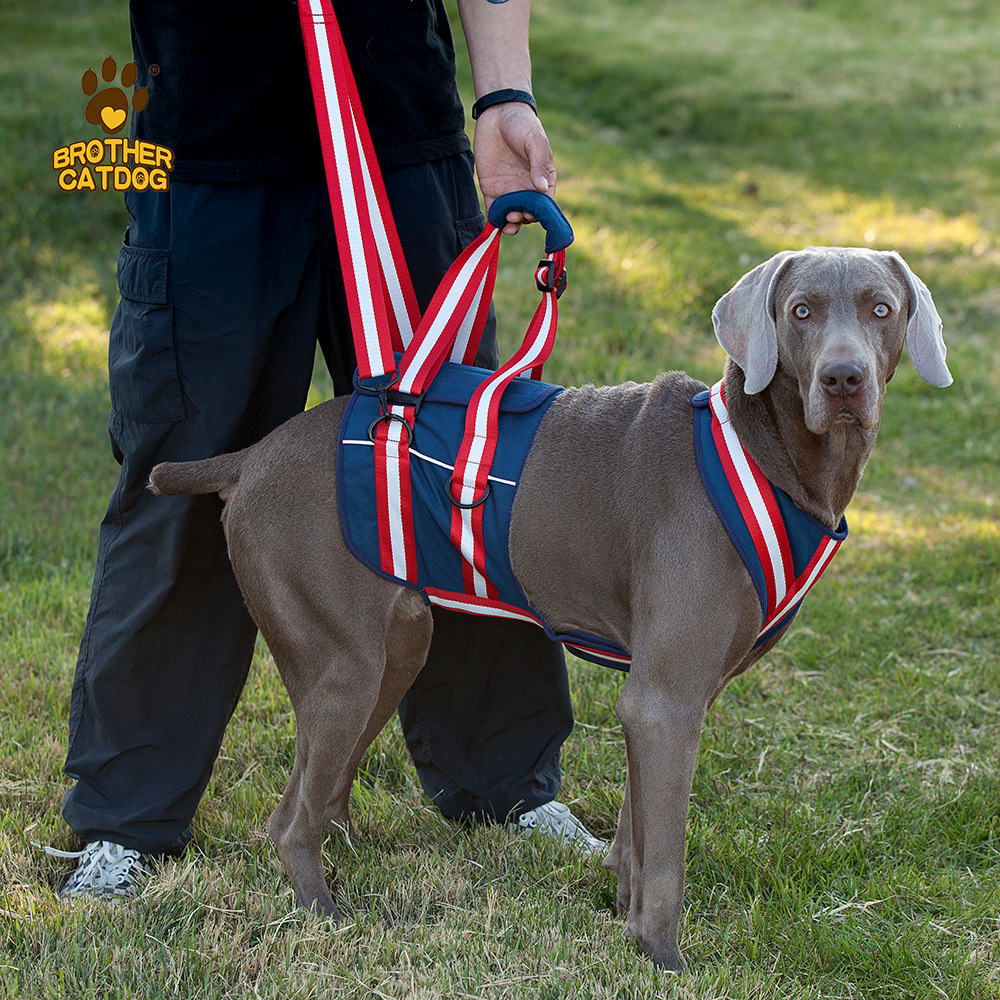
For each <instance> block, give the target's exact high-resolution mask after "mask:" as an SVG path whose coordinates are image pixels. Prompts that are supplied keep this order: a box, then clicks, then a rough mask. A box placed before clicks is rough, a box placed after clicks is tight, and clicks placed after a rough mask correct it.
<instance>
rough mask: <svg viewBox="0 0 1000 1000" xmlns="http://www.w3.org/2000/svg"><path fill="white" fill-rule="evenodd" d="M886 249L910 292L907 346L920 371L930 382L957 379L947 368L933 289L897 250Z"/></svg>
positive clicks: (941, 327)
mask: <svg viewBox="0 0 1000 1000" xmlns="http://www.w3.org/2000/svg"><path fill="white" fill-rule="evenodd" d="M886 253H887V254H888V256H889V259H890V260H892V261H893V262H894V263H895V265H896V267H897V268H898V269H899V271H900V273H901V274H902V277H903V280H904V281H905V282H906V288H907V291H908V292H909V299H910V304H909V314H908V315H907V323H906V348H907V350H908V351H909V352H910V360H911V361H912V362H913V367H914V368H916V369H917V374H918V375H919V376H920V377H921V378H922V379H923V380H924V381H925V382H929V383H930V384H931V385H934V386H938V387H939V388H944V386H946V385H951V383H952V382H953V381H954V379H953V378H952V377H951V372H950V371H948V365H947V364H946V363H945V356H946V355H947V353H948V349H947V347H945V343H944V337H943V336H942V332H941V331H942V329H943V327H944V324H943V323H942V322H941V317H940V316H939V315H938V311H937V309H936V308H935V306H934V299H932V298H931V293H930V289H929V288H928V287H927V286H926V285H925V284H924V283H923V282H922V281H921V280H920V279H919V278H918V277H917V276H916V275H915V274H914V273H913V272H912V271H911V270H910V265H909V264H907V263H906V261H905V260H903V258H902V257H900V255H899V254H898V253H896V251H895V250H888V251H886Z"/></svg>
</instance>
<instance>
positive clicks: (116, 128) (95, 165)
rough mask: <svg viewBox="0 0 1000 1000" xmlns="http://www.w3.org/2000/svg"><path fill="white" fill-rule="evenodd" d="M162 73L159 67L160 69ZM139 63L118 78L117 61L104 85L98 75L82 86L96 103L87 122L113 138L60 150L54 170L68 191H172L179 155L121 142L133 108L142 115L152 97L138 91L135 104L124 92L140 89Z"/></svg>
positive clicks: (107, 67) (107, 66) (104, 68)
mask: <svg viewBox="0 0 1000 1000" xmlns="http://www.w3.org/2000/svg"><path fill="white" fill-rule="evenodd" d="M157 69H159V67H157ZM138 75H139V74H138V71H137V70H136V67H135V63H131V62H130V63H128V64H126V65H125V66H124V67H123V68H122V71H121V75H120V76H119V75H118V64H117V63H116V62H115V61H114V59H113V58H112V57H111V56H108V58H107V59H105V60H104V62H103V63H102V64H101V79H103V81H104V83H105V84H115V82H116V79H117V82H118V83H119V84H120V86H106V87H104V88H103V89H98V88H99V87H100V86H101V80H99V79H98V76H97V74H96V73H95V72H94V71H93V69H88V70H87V72H86V73H84V74H83V79H82V80H81V81H80V86H81V88H82V90H83V93H84V95H85V96H86V97H89V98H90V101H89V102H88V103H87V107H86V109H85V111H84V118H86V120H87V121H88V122H89V123H90V124H91V125H98V126H100V128H101V129H102V130H103V131H104V134H105V135H106V136H109V137H114V138H105V139H89V140H88V139H81V140H80V141H78V142H71V143H68V144H67V145H65V146H60V147H59V149H57V150H56V151H55V152H54V153H53V154H52V169H53V170H55V171H57V177H56V181H57V183H58V184H59V187H60V188H61V189H62V190H63V191H129V190H134V191H145V190H147V189H149V190H152V191H166V190H167V188H168V187H169V186H170V171H171V170H173V167H174V153H173V150H171V149H167V147H166V146H158V145H156V143H153V142H146V141H145V140H143V139H136V140H135V141H134V142H132V141H130V140H129V139H128V138H127V137H122V138H117V137H115V136H116V133H118V132H121V130H122V129H123V128H124V127H125V124H126V122H127V121H128V111H129V104H130V103H131V107H132V110H133V111H134V112H135V113H136V114H138V113H140V112H141V111H142V110H143V109H144V108H145V107H146V105H147V104H148V103H149V91H148V90H147V89H146V88H145V87H137V88H136V90H135V92H134V93H133V94H132V100H131V102H130V101H129V98H128V95H127V94H126V93H125V90H124V89H122V88H125V89H127V88H129V87H132V86H134V84H135V82H136V80H137V79H138Z"/></svg>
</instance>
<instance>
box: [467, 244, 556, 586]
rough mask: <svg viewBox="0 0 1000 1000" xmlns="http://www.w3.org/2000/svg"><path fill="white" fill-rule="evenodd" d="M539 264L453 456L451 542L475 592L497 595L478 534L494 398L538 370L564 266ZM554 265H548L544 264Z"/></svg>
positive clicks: (493, 433) (496, 407) (493, 431)
mask: <svg viewBox="0 0 1000 1000" xmlns="http://www.w3.org/2000/svg"><path fill="white" fill-rule="evenodd" d="M547 259H548V262H549V263H547V264H546V265H545V270H546V271H548V272H549V273H550V274H551V278H552V280H551V288H550V290H549V291H547V292H545V294H544V295H543V296H542V301H541V302H540V303H539V305H538V308H537V309H536V310H535V315H534V316H533V317H532V320H531V323H530V325H529V327H528V332H527V334H526V335H525V338H524V342H523V343H522V344H521V347H520V349H519V350H518V351H517V353H516V354H515V355H514V356H513V357H512V358H511V359H510V361H508V362H507V363H506V364H505V365H503V366H502V367H501V368H499V369H497V371H495V372H494V373H493V374H492V375H491V376H490V377H489V378H487V379H486V380H485V381H484V382H482V383H481V384H480V385H479V387H478V388H477V390H476V392H475V393H474V395H473V397H472V399H471V401H470V402H469V408H468V412H467V414H466V418H465V435H464V437H463V439H462V444H461V447H460V448H459V452H458V457H457V459H456V461H455V471H454V475H453V476H452V482H451V500H452V504H453V505H454V506H453V509H452V515H451V540H452V544H454V546H455V547H456V548H457V549H458V550H459V551H460V552H461V554H462V568H463V572H464V575H465V589H466V591H467V592H468V593H470V594H476V595H477V596H479V597H486V598H491V599H493V598H496V597H498V594H497V590H496V587H495V586H494V584H493V582H492V581H491V580H490V579H489V577H488V576H487V573H486V545H485V541H484V537H483V502H484V501H485V500H486V496H487V493H488V490H489V473H490V468H491V466H492V464H493V458H494V456H495V454H496V449H497V439H498V436H499V420H500V398H501V396H502V395H503V391H504V389H506V388H507V386H508V385H509V384H510V382H511V381H512V380H513V379H514V378H515V377H517V376H518V375H521V374H522V373H524V372H532V373H534V372H538V373H539V374H540V373H541V370H542V365H543V364H544V363H545V361H546V359H547V358H548V356H549V354H551V352H552V347H553V345H554V343H555V339H556V325H557V322H558V317H559V308H558V305H557V299H558V294H559V293H558V291H557V290H556V289H557V288H558V284H559V279H560V277H561V276H562V273H563V271H564V269H565V266H566V253H565V251H563V250H559V251H557V252H555V253H552V254H549V256H548V258H547ZM550 264H551V265H554V269H551V268H550Z"/></svg>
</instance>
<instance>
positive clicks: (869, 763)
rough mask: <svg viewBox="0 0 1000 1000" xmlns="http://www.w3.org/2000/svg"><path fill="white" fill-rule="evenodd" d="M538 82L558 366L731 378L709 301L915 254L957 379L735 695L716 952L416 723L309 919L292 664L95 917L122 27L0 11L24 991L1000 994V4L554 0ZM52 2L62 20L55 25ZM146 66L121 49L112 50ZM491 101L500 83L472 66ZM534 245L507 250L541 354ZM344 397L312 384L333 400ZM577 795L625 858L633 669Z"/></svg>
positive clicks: (13, 868)
mask: <svg viewBox="0 0 1000 1000" xmlns="http://www.w3.org/2000/svg"><path fill="white" fill-rule="evenodd" d="M534 6H535V11H534V21H533V25H534V29H533V30H534V42H533V44H534V62H535V90H536V93H537V95H538V97H539V103H540V107H541V110H542V113H543V116H544V121H545V123H546V127H547V128H548V130H549V133H550V136H551V138H552V140H553V143H554V145H555V147H556V149H557V159H558V164H559V168H560V181H559V188H558V194H559V199H560V202H561V204H562V205H563V207H564V208H565V210H566V211H567V213H568V215H569V217H570V219H571V221H572V222H573V224H574V227H575V229H576V232H577V242H576V244H575V245H574V247H573V248H572V249H571V251H570V267H571V270H572V273H571V283H570V288H569V291H568V293H567V295H566V296H564V298H563V300H562V306H563V310H562V323H561V330H560V341H559V344H558V345H557V348H556V352H555V356H554V358H553V359H552V362H551V363H550V366H549V372H548V374H549V377H550V378H551V379H552V380H553V381H559V382H564V383H569V384H574V383H581V382H584V381H588V380H592V381H596V382H610V381H618V380H621V379H626V378H634V379H646V378H649V377H651V376H652V375H654V374H655V373H656V372H658V371H660V370H663V369H666V368H671V367H684V368H686V369H688V370H689V371H691V372H692V373H693V374H695V375H697V376H698V377H700V378H703V379H706V380H710V379H713V378H714V377H715V376H716V375H717V373H718V371H719V370H720V367H721V361H722V356H721V353H720V351H719V349H718V347H717V345H716V343H715V340H714V337H713V336H712V331H711V324H710V322H709V319H708V316H709V312H710V310H711V306H712V304H713V303H714V301H715V299H716V298H717V297H718V296H719V295H720V294H721V293H722V292H724V291H725V290H726V289H727V288H728V287H729V286H730V285H731V284H732V283H733V282H734V281H735V280H736V278H737V277H739V275H740V274H742V273H743V272H744V271H745V270H746V269H748V268H749V267H750V266H752V265H753V264H755V263H758V262H759V261H761V260H763V259H765V258H766V257H767V256H769V255H770V254H771V253H773V252H775V251H776V250H778V249H782V248H785V247H797V246H803V245H806V244H809V243H819V244H823V243H844V244H860V245H871V246H875V247H881V248H889V247H894V248H897V249H899V250H900V251H901V252H902V253H903V254H904V255H905V256H906V257H907V259H908V260H909V262H910V263H911V265H912V266H913V267H914V269H915V270H916V271H917V272H918V273H919V274H920V275H921V276H922V277H923V278H924V279H925V281H926V282H927V283H928V285H929V286H930V287H931V289H932V291H933V292H934V295H935V300H936V302H937V305H938V308H939V311H940V312H941V314H942V316H943V317H944V319H945V330H946V336H947V338H948V340H949V345H950V354H949V361H950V364H951V367H952V371H953V373H954V374H955V376H956V384H955V386H954V387H952V388H951V389H949V390H946V391H936V390H931V389H929V388H928V387H926V386H924V385H923V384H922V383H921V382H920V380H919V379H918V378H917V377H916V375H915V374H914V373H913V372H912V371H911V370H910V369H909V368H908V367H906V368H903V369H901V370H900V373H899V375H898V376H897V378H896V380H895V381H894V382H893V384H892V387H891V390H890V393H889V397H888V401H887V404H886V411H885V418H884V424H883V431H882V434H881V437H880V441H879V444H878V447H877V448H876V451H875V454H874V456H873V459H872V461H871V463H870V465H869V468H868V470H867V472H866V474H865V478H864V480H863V482H862V486H861V489H860V491H859V493H858V496H857V497H856V499H855V501H854V503H853V504H852V507H851V510H850V511H849V513H848V518H849V520H850V522H851V529H852V536H851V539H850V541H849V543H848V544H847V545H846V546H845V547H844V549H843V550H842V552H841V554H840V556H839V557H838V560H837V561H836V562H835V563H834V566H833V568H832V569H831V570H830V571H829V573H828V574H827V575H826V576H825V577H824V580H823V582H822V583H821V584H820V586H819V587H818V588H817V590H816V591H815V592H814V594H813V595H811V596H810V599H809V601H807V602H806V606H805V608H804V610H803V612H802V614H801V615H800V617H799V619H798V620H797V623H796V626H795V628H794V629H793V630H792V632H791V634H790V635H789V636H788V637H787V638H786V639H785V641H784V642H783V643H782V644H781V645H780V646H779V647H778V649H777V650H776V651H775V652H774V653H773V654H771V655H770V656H769V657H768V658H767V660H766V661H765V662H764V663H762V664H760V665H759V666H758V667H757V668H755V669H754V670H753V671H751V672H750V673H749V674H748V675H745V676H744V677H742V678H739V679H738V680H737V681H736V682H734V683H733V684H732V685H731V686H730V688H729V689H728V690H727V691H726V693H725V694H724V695H723V696H722V697H721V698H720V700H719V702H718V703H717V704H716V706H715V707H714V708H713V710H712V712H711V714H710V717H709V720H708V723H707V725H706V728H705V732H704V735H703V739H702V743H701V760H700V764H699V768H698V772H697V775H696V778H695V784H694V796H693V800H692V808H691V816H690V822H689V832H688V848H687V852H688V886H687V897H686V900H687V909H686V915H685V920H684V926H683V928H682V943H683V945H684V947H685V949H686V954H687V957H688V959H689V960H690V962H691V964H692V971H691V972H690V973H689V974H688V975H686V976H685V977H683V978H681V979H675V978H673V977H670V976H667V975H665V974H660V973H658V972H656V971H655V970H654V969H652V968H651V967H650V965H649V964H648V963H647V962H646V961H644V960H643V959H642V958H640V957H639V956H638V955H637V953H636V951H635V949H634V946H633V945H632V944H631V942H629V941H628V940H627V939H626V938H624V936H623V934H622V920H621V918H620V917H619V916H618V915H617V914H615V912H614V899H615V885H614V880H613V879H612V878H611V877H610V876H609V875H608V874H607V873H605V872H604V871H603V870H602V869H601V868H600V866H599V865H598V864H596V863H592V862H588V861H585V860H581V859H578V858H576V857H574V856H572V855H570V854H566V853H564V852H562V851H561V850H559V849H558V848H556V847H553V846H549V845H544V844H533V843H530V842H523V841H521V840H519V839H517V838H516V837H514V836H512V835H510V834H508V833H506V832H504V831H501V830H496V829H493V830H483V829H465V828H461V827H456V826H454V825H451V824H447V823H445V822H444V821H442V820H441V819H440V818H439V817H438V815H437V814H436V812H435V811H434V810H433V808H432V807H431V806H430V805H429V803H428V802H427V801H426V800H425V799H424V798H423V796H422V795H421V793H420V791H419V788H418V786H417V783H416V780H415V776H414V774H413V771H412V767H411V765H410V763H409V760H408V757H407V755H406V751H405V748H404V746H403V743H402V739H401V737H400V735H399V733H398V729H397V727H396V726H395V725H394V724H393V725H391V726H390V727H388V728H387V730H386V731H385V733H383V735H382V737H381V738H380V739H379V741H378V742H377V743H376V744H375V746H373V748H372V750H371V752H370V754H369V755H368V757H367V758H366V760H365V761H364V763H363V766H362V769H361V773H360V774H359V778H358V782H357V785H356V788H355V792H354V799H355V814H356V817H357V821H358V825H359V827H360V836H359V837H357V838H356V839H355V841H354V843H353V844H352V845H348V844H346V843H344V842H343V841H342V840H338V839H334V838H331V839H330V841H329V842H328V845H327V851H328V856H327V861H328V867H329V870H330V872H331V876H332V879H333V883H334V892H335V896H336V898H337V901H338V904H339V905H340V906H341V908H342V910H343V912H344V913H345V915H346V919H345V921H344V923H343V924H342V925H340V926H338V927H333V926H331V925H330V924H328V923H323V922H319V921H315V920H312V919H310V918H307V917H305V916H303V915H301V914H299V913H297V912H296V911H295V909H294V906H293V902H292V898H291V894H290V889H289V887H288V883H287V880H286V878H285V876H284V874H283V872H282V870H281V868H280V864H279V862H278V860H277V857H276V855H275V853H274V851H273V850H272V849H271V847H270V846H269V844H268V843H267V841H266V838H265V837H264V834H263V820H264V818H265V817H266V815H267V814H268V812H269V811H270V809H271V808H272V806H273V803H274V802H275V801H276V798H277V796H278V795H279V794H280V791H281V789H282V787H283V784H284V780H285V777H286V775H287V773H288V771H289V768H290V766H291V758H292V752H293V740H294V724H293V720H292V718H291V714H290V711H289V708H288V704H287V699H286V698H285V695H284V692H283V689H282V688H281V685H280V683H279V681H278V680H277V678H276V675H275V672H274V670H273V664H272V663H271V662H270V659H269V657H268V654H267V651H266V649H264V648H263V646H261V647H260V649H259V655H258V656H257V657H256V659H255V662H254V668H253V672H252V676H251V680H250V683H249V684H248V687H247V689H246V692H245V695H244V698H243V701H242V703H241V705H240V708H239V710H238V712H237V715H236V717H235V719H234V721H233V723H232V725H231V727H230V729H229V732H228V734H227V738H226V743H225V745H224V748H223V755H222V758H221V759H220V761H219V764H218V767H217V769H216V772H215V776H214V778H213V781H212V784H211V786H210V788H209V790H208V793H207V794H206V796H205V799H204V801H203V804H202V808H201V809H200V811H199V814H198V816H197V818H196V825H195V842H194V845H193V847H192V849H191V850H190V851H189V853H188V854H187V855H186V857H185V858H184V859H183V860H182V861H180V862H178V863H175V864H172V865H170V866H166V867H164V868H163V869H162V870H161V872H160V874H159V875H158V876H157V878H156V879H155V881H154V882H153V884H152V886H151V888H150V891H149V893H148V894H147V896H146V897H145V898H144V899H143V901H142V902H141V903H139V904H137V905H134V906H128V907H124V908H112V909H110V910H108V909H104V908H102V907H99V906H83V907H74V908H63V907H61V906H59V905H58V904H57V903H56V901H55V898H54V894H53V888H54V887H55V886H56V885H57V884H58V880H59V877H60V869H59V866H58V865H57V864H55V863H53V862H51V861H49V860H48V859H47V858H46V857H45V856H43V855H41V854H40V853H39V852H38V851H37V850H35V849H34V848H32V847H31V842H32V841H37V842H41V843H46V844H53V845H55V846H59V847H70V846H72V845H71V840H70V834H69V832H68V831H67V830H66V828H65V827H64V825H63V824H62V822H61V819H60V816H59V808H60V800H61V795H62V792H63V790H64V788H65V787H66V781H65V778H64V777H63V775H62V773H61V768H62V760H63V755H64V742H65V731H66V725H67V711H68V699H69V688H70V683H71V679H72V672H73V665H74V662H75V655H76V644H77V642H78V638H79V634H80V632H81V629H82V626H83V619H84V616H85V614H86V609H87V602H88V597H89V586H90V577H91V573H92V565H91V563H92V559H93V553H94V549H95V546H96V530H97V525H98V523H99V521H100V518H101V516H102V514H103V506H104V503H105V502H106V498H107V495H108V493H109V491H110V489H111V486H112V485H113V483H114V480H115V477H116V466H115V464H114V462H113V460H112V458H111V456H110V452H109V448H108V446H107V440H106V437H105V433H104V424H105V420H106V414H107V406H108V402H107V387H106V376H105V374H104V365H105V358H104V352H105V343H106V341H105V337H106V330H107V325H108V322H109V319H110V315H111V312H112V311H113V309H114V305H115V301H116V292H115V279H114V265H115V246H116V241H117V240H118V239H119V238H120V234H121V230H122V229H123V228H124V225H125V215H124V211H123V208H122V206H121V203H120V200H119V199H118V198H116V197H115V196H114V195H111V194H107V195H100V194H96V195H67V194H64V193H62V192H59V191H58V189H57V188H56V185H55V179H54V174H53V173H52V171H51V167H50V165H49V158H50V156H51V152H52V150H53V149H55V148H56V147H57V146H59V145H62V144H64V143H65V142H67V141H69V140H71V139H76V138H81V137H83V136H84V135H89V132H87V131H86V130H87V126H86V125H85V124H84V123H83V115H82V110H83V105H82V103H81V99H80V98H81V94H80V92H79V86H80V85H79V78H80V75H81V74H82V72H83V70H85V69H86V68H87V66H88V65H91V64H92V63H94V62H95V61H99V60H102V59H103V58H104V57H105V56H106V55H107V54H108V52H112V53H113V54H114V55H115V56H116V58H117V57H119V56H121V55H123V54H125V53H127V52H128V31H127V24H126V18H125V9H124V6H123V5H122V4H120V3H115V2H110V0H108V2H101V0H79V2H75V3H73V4H59V5H56V4H55V3H53V2H52V0H39V2H38V3H36V4H34V5H32V7H31V9H30V11H29V10H28V9H24V10H15V9H14V8H12V7H9V6H8V7H5V8H4V9H3V10H2V11H0V149H2V150H3V153H2V158H0V395H2V398H3V401H4V406H5V419H4V420H3V421H2V422H0V993H2V994H3V995H9V996H24V997H28V998H49V997H64V996H65V997H73V998H98V997H100V998H105V997H114V998H132V997H137V998H138V997H142V998H145V997H154V996H155V997H159V996H163V995H179V996H190V997H206V998H216V997H218V998H223V997H225V998H230V997H232V998H236V997H239V998H243V997H251V996H258V997H264V998H277V997H281V998H287V1000H291V998H306V997H320V996H322V997H327V996H331V997H332V996H336V997H372V996H379V997H417V998H423V997H437V996H446V997H488V998H499V997H508V996H509V997H525V996H527V997H533V998H534V997H537V998H556V997H573V998H577V997H579V998H585V997H601V998H603V997H613V998H623V1000H624V998H633V997H640V996H642V997H653V996H657V997H669V998H678V1000H679V998H684V1000H691V998H697V1000H716V998H718V1000H723V998H724V1000H763V998H768V1000H770V998H781V1000H792V998H794V1000H798V998H817V1000H818V998H838V1000H840V998H845V1000H846V998H852V1000H853V998H866V1000H868V998H871V1000H875V998H878V1000H882V998H892V1000H896V998H899V1000H902V998H913V1000H925V998H932V997H947V998H952V1000H987V998H996V997H1000V957H998V955H1000V920H998V913H1000V890H998V884H1000V774H998V772H1000V750H998V746H1000V667H998V661H1000V586H998V568H1000V523H998V517H997V509H996V502H997V497H998V491H1000V470H998V459H1000V404H998V399H1000V367H998V364H997V353H998V343H997V333H996V331H997V329H998V319H1000V293H998V290H997V289H998V285H997V274H998V263H1000V247H998V239H997V226H998V224H1000V181H998V178H1000V170H998V167H1000V163H998V159H1000V126H998V125H997V119H996V107H997V100H998V97H1000V66H998V64H997V61H996V52H997V50H998V47H1000V11H998V10H997V8H996V6H995V5H994V4H991V3H988V2H986V0H948V2H946V3H941V2H940V0H907V2H905V3H904V2H903V0H886V2H885V3H882V4H879V5H871V4H867V3H863V2H861V0H778V2H776V3H775V2H772V3H764V2H762V0H698V2H697V3H695V2H693V0H674V2H671V3H670V4H660V3H657V2H653V0H620V2H618V3H615V4H608V3H603V2H601V0H580V2H579V3H577V4H575V5H573V6H572V7H571V8H570V7H567V6H566V5H564V4H557V3H555V2H552V0H535V5H534ZM40 15H49V16H40ZM119 61H120V60H119ZM462 82H463V86H465V88H466V90H468V78H467V76H463V78H462ZM538 250H539V247H538V241H537V239H536V234H529V233H525V234H523V235H522V236H521V237H520V238H519V239H517V240H514V241H511V242H510V245H509V246H505V248H504V260H503V263H502V274H501V281H500V288H499V291H498V305H499V308H500V313H501V316H502V318H503V319H504V321H505V326H504V331H505V333H504V335H505V337H506V338H507V346H508V348H510V347H511V346H512V344H513V337H514V336H515V334H516V333H517V331H518V330H519V329H521V330H523V328H524V323H525V322H526V319H527V315H528V313H529V312H530V310H531V309H532V308H533V305H534V294H533V293H532V292H531V282H530V263H531V262H532V261H533V260H534V259H535V258H536V257H537V255H538ZM326 391H327V383H326V382H325V380H324V379H323V377H322V375H321V374H320V373H317V378H316V384H315V390H314V394H313V401H316V400H318V399H319V398H322V396H323V395H324V393H325V392H326ZM571 683H572V686H573V693H574V702H575V707H576V712H577V717H578V723H577V727H576V729H575V731H574V733H573V735H572V737H571V739H570V741H569V743H568V744H567V746H566V748H565V750H564V755H563V761H564V769H565V772H566V773H565V783H564V792H563V797H564V798H565V799H566V800H568V801H572V802H573V804H574V808H575V809H576V810H577V811H578V813H579V814H580V815H581V816H582V817H583V818H584V819H585V820H586V822H587V823H588V825H589V826H590V827H591V828H592V829H593V830H594V831H595V832H597V833H599V834H601V835H604V836H608V837H610V836H611V835H612V834H613V831H614V826H615V822H616V818H617V812H618V809H619V807H620V803H621V794H622V779H623V771H624V749H623V745H622V737H621V731H620V728H619V726H618V724H617V720H616V719H615V716H614V711H613V706H614V702H615V699H616V697H617V694H618V691H619V690H620V687H621V684H622V677H620V676H619V675H617V674H615V673H613V672H607V671H601V670H599V669H598V668H595V667H591V666H589V665H587V664H583V663H579V662H574V663H572V664H571Z"/></svg>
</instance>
